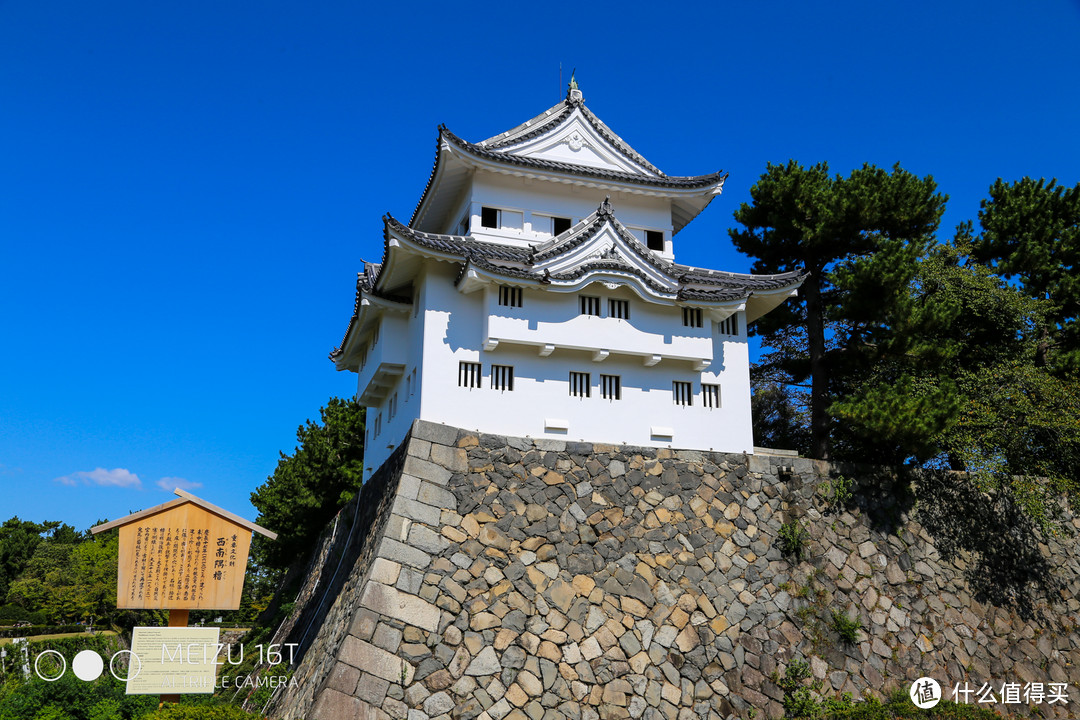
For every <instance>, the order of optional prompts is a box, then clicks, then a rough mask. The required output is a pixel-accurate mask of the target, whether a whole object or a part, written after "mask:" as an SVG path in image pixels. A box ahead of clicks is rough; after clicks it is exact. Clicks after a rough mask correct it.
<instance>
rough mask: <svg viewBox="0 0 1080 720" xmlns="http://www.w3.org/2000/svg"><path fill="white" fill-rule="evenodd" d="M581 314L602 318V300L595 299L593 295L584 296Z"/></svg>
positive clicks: (582, 297)
mask: <svg viewBox="0 0 1080 720" xmlns="http://www.w3.org/2000/svg"><path fill="white" fill-rule="evenodd" d="M581 314H582V315H595V316H596V317H600V298H598V297H593V296H592V295H582V296H581Z"/></svg>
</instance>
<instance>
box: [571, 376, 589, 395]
mask: <svg viewBox="0 0 1080 720" xmlns="http://www.w3.org/2000/svg"><path fill="white" fill-rule="evenodd" d="M590 385H591V383H590V380H589V373H587V372H571V373H570V394H571V395H572V396H574V397H580V398H587V397H589V394H590V390H591V388H590Z"/></svg>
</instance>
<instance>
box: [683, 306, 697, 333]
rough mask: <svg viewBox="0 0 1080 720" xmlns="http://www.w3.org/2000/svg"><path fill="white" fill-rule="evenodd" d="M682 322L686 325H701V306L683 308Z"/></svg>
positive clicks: (693, 326)
mask: <svg viewBox="0 0 1080 720" xmlns="http://www.w3.org/2000/svg"><path fill="white" fill-rule="evenodd" d="M682 324H683V326H685V327H691V328H699V327H701V308H683V309H682Z"/></svg>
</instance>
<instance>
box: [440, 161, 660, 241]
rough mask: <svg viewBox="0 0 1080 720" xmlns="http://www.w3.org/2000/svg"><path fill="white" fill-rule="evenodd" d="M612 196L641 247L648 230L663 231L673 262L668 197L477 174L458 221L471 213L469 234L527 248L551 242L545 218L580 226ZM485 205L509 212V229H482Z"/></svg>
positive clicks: (491, 174) (618, 213)
mask: <svg viewBox="0 0 1080 720" xmlns="http://www.w3.org/2000/svg"><path fill="white" fill-rule="evenodd" d="M609 196H610V198H611V203H612V205H613V206H614V207H615V212H616V215H617V216H618V218H619V222H621V223H622V224H623V225H625V226H626V227H627V228H628V229H629V230H630V231H631V232H632V233H634V234H635V235H636V236H638V240H640V241H641V242H642V243H644V242H645V236H644V233H643V231H644V230H658V231H660V232H663V233H664V240H665V251H664V252H662V253H658V254H659V255H660V256H661V257H664V258H667V259H668V260H671V259H673V253H672V242H671V201H670V200H669V199H668V198H659V197H648V196H644V195H636V194H631V193H620V192H612V191H611V190H603V189H598V188H587V187H579V186H576V185H567V184H559V183H550V182H544V181H539V180H528V179H526V178H518V177H509V176H506V175H499V174H495V173H489V172H484V171H477V173H476V175H475V176H474V177H473V182H472V193H471V196H470V199H469V200H468V201H467V204H466V207H465V208H463V209H462V210H460V211H459V214H458V215H457V216H455V217H459V216H460V215H461V214H463V213H465V212H468V213H469V215H470V223H469V228H470V234H471V235H472V236H473V237H475V238H477V239H479V240H490V241H494V242H501V243H506V244H508V245H516V246H519V247H524V246H527V245H534V244H536V243H538V242H543V241H544V240H548V239H550V238H551V233H550V231H549V230H548V229H547V228H548V227H549V225H550V221H547V223H545V221H546V220H547V218H550V217H552V216H556V217H565V218H570V220H571V221H572V222H574V223H577V222H578V221H580V220H581V219H582V218H585V217H587V216H588V215H589V214H590V213H592V212H595V210H596V208H597V207H598V206H599V205H600V203H601V202H603V201H604V199H605V198H607V197H609ZM484 206H488V207H493V208H497V209H499V210H501V211H503V212H504V213H509V215H507V216H505V217H504V219H503V220H504V222H503V225H504V226H505V228H501V229H498V230H493V229H490V228H485V227H483V226H482V225H481V223H480V209H481V208H482V207H484ZM515 214H517V215H520V217H518V216H517V215H515ZM455 222H456V220H455Z"/></svg>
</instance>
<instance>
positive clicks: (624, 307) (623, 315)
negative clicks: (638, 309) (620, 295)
mask: <svg viewBox="0 0 1080 720" xmlns="http://www.w3.org/2000/svg"><path fill="white" fill-rule="evenodd" d="M607 303H608V305H607V306H608V317H613V318H618V319H619V320H629V319H630V301H629V300H608V301H607Z"/></svg>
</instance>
